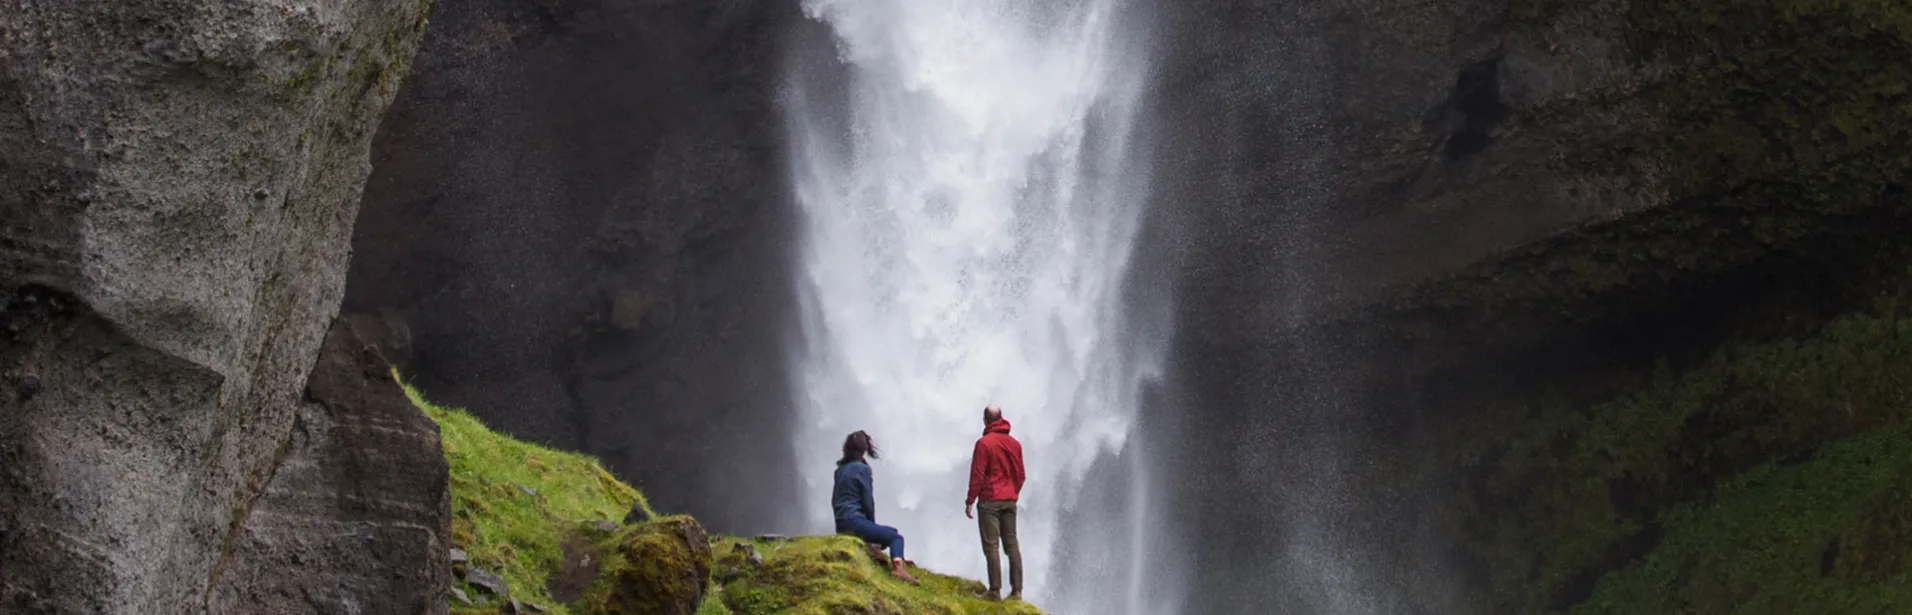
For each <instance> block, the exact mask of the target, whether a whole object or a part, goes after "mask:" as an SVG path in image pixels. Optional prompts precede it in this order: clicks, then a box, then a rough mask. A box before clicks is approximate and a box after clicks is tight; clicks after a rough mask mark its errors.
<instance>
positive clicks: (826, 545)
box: [716, 536, 1041, 615]
mask: <svg viewBox="0 0 1912 615" xmlns="http://www.w3.org/2000/svg"><path fill="white" fill-rule="evenodd" d="M740 543H745V544H750V545H752V546H753V547H754V548H755V549H756V551H757V552H758V553H760V554H762V555H763V559H764V563H763V565H762V567H760V568H758V567H752V566H748V565H745V564H744V563H743V556H742V554H741V552H740V551H738V550H737V548H736V546H735V545H737V544H740ZM716 555H717V558H718V568H719V569H720V570H721V569H723V568H726V567H728V568H731V569H735V570H740V571H743V574H742V576H740V577H738V578H736V579H733V580H731V581H729V582H728V583H725V584H724V586H723V601H724V604H725V605H726V606H727V607H728V608H729V609H730V611H731V612H733V613H736V614H738V615H769V614H771V613H784V614H789V615H827V614H835V613H865V614H868V615H918V614H922V615H929V614H942V615H967V614H974V615H981V614H985V613H987V614H1003V615H1040V614H1041V611H1039V610H1037V609H1036V608H1035V607H1034V606H1031V605H1029V604H1028V603H1025V602H987V601H984V600H981V599H978V598H976V597H975V596H976V595H977V594H980V593H981V592H982V591H983V585H982V584H981V583H978V582H976V581H971V580H968V579H960V578H956V577H951V576H946V575H940V574H935V573H930V572H927V571H924V570H922V569H919V568H914V567H912V568H911V574H912V575H914V576H916V578H917V579H918V580H920V581H921V582H922V585H921V586H916V587H912V586H910V585H908V584H905V583H903V582H901V581H897V580H895V579H893V578H891V577H890V575H889V571H888V570H887V569H886V568H884V567H883V566H880V565H878V564H877V563H876V561H875V560H874V559H872V558H871V557H870V556H869V555H867V554H866V553H865V552H864V551H863V542H862V541H860V540H857V539H855V538H850V537H844V536H812V537H803V538H798V539H795V540H791V541H747V540H741V539H729V540H726V541H724V542H723V543H720V544H719V546H718V547H717V548H716Z"/></svg>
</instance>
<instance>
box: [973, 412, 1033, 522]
mask: <svg viewBox="0 0 1912 615" xmlns="http://www.w3.org/2000/svg"><path fill="white" fill-rule="evenodd" d="M1020 493H1022V443H1021V442H1017V441H1016V439H1015V438H1012V437H1010V436H1009V421H1007V420H1003V419H996V420H994V421H991V422H990V423H989V425H988V426H986V427H984V428H983V437H981V438H978V439H977V440H976V452H975V453H973V454H971V455H970V458H969V499H968V500H964V501H963V503H964V504H974V503H976V500H982V501H985V502H996V501H1004V500H1007V501H1011V502H1013V501H1015V500H1016V495H1017V494H1020Z"/></svg>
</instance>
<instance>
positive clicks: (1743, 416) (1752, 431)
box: [1445, 303, 1912, 612]
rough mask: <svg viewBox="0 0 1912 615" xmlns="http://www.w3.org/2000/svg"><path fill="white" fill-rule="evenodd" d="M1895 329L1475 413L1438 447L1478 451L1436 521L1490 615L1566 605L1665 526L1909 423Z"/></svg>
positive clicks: (1734, 354)
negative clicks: (1858, 437) (1729, 490)
mask: <svg viewBox="0 0 1912 615" xmlns="http://www.w3.org/2000/svg"><path fill="white" fill-rule="evenodd" d="M1907 316H1912V314H1908V311H1907V310H1906V309H1905V308H1904V307H1903V306H1900V305H1898V304H1894V303H1883V304H1881V305H1880V306H1879V307H1878V308H1877V309H1876V310H1875V311H1873V312H1872V313H1870V314H1864V315H1855V316H1851V317H1847V318H1843V319H1840V320H1837V321H1834V322H1832V323H1830V324H1829V325H1827V326H1826V327H1825V328H1824V329H1823V330H1822V331H1821V332H1820V333H1819V334H1817V335H1815V336H1812V337H1808V338H1805V339H1801V340H1781V341H1777V342H1771V343H1762V344H1736V345H1730V346H1728V347H1725V348H1722V349H1720V350H1719V351H1717V352H1716V353H1715V354H1714V355H1713V356H1712V357H1711V358H1710V359H1708V360H1706V361H1705V362H1703V363H1702V364H1700V365H1698V366H1697V367H1695V368H1693V369H1691V370H1688V371H1687V372H1686V373H1684V374H1678V375H1676V374H1674V373H1673V370H1672V369H1671V368H1670V367H1668V366H1666V365H1664V364H1663V365H1662V366H1661V368H1660V369H1659V370H1658V372H1657V373H1656V374H1655V375H1654V377H1652V378H1651V379H1650V381H1648V382H1647V383H1645V384H1643V385H1642V386H1640V387H1639V388H1637V389H1636V390H1634V391H1633V392H1632V393H1630V394H1628V395H1625V396H1623V397H1621V398H1619V399H1615V400H1612V401H1609V402H1606V403H1601V404H1596V405H1593V406H1591V407H1575V406H1573V405H1570V404H1565V403H1559V402H1552V403H1541V404H1538V405H1536V406H1535V407H1532V408H1501V409H1495V410H1491V411H1488V412H1484V413H1482V414H1481V416H1480V418H1479V421H1480V423H1479V424H1478V426H1477V427H1476V428H1475V429H1473V430H1472V431H1471V432H1467V433H1462V434H1456V435H1451V436H1450V437H1451V438H1453V439H1454V441H1458V442H1470V443H1474V444H1475V446H1473V447H1471V448H1468V449H1464V451H1463V452H1462V453H1461V455H1460V458H1459V459H1457V460H1456V461H1457V462H1458V463H1459V465H1460V466H1461V467H1462V468H1463V470H1462V472H1461V475H1462V476H1466V477H1469V478H1467V479H1466V480H1465V481H1464V483H1463V485H1464V486H1463V488H1462V489H1461V490H1460V491H1459V494H1460V495H1459V497H1457V498H1455V499H1454V500H1452V501H1451V502H1450V504H1449V506H1448V507H1447V510H1446V511H1445V512H1446V514H1447V518H1448V519H1449V520H1450V522H1451V523H1452V524H1454V531H1455V532H1456V533H1457V534H1459V535H1460V536H1462V537H1463V539H1464V540H1465V542H1466V545H1465V551H1466V552H1467V553H1468V555H1470V556H1471V557H1472V558H1473V559H1474V560H1475V561H1477V562H1480V563H1481V564H1482V568H1483V570H1484V574H1485V575H1486V578H1485V579H1483V581H1484V583H1485V584H1486V586H1487V590H1488V593H1490V594H1492V595H1493V596H1494V598H1493V600H1494V603H1495V606H1496V607H1497V608H1498V609H1499V610H1502V611H1504V612H1543V611H1546V610H1549V609H1557V608H1562V607H1565V606H1567V605H1571V604H1574V603H1577V602H1579V601H1580V600H1581V599H1583V598H1585V595H1586V593H1587V592H1588V591H1589V590H1590V589H1591V586H1592V582H1593V580H1595V579H1597V578H1599V576H1600V575H1601V574H1603V573H1605V572H1607V571H1609V570H1612V569H1616V568H1619V567H1622V566H1624V565H1626V564H1627V562H1629V561H1632V560H1633V559H1634V558H1636V557H1637V556H1639V555H1640V554H1642V553H1644V552H1646V551H1647V550H1649V549H1651V548H1652V547H1653V546H1654V544H1656V543H1657V541H1658V540H1659V539H1660V537H1661V536H1662V535H1663V534H1662V530H1661V527H1660V524H1661V523H1662V522H1663V520H1662V519H1661V516H1660V515H1661V514H1662V513H1664V512H1665V511H1667V510H1670V509H1672V508H1674V507H1677V506H1679V505H1682V504H1686V503H1690V502H1693V501H1695V499H1696V498H1704V497H1706V494H1707V493H1709V492H1710V491H1711V489H1712V488H1713V486H1714V485H1715V484H1718V483H1720V482H1722V481H1726V480H1728V479H1731V478H1732V477H1734V476H1737V475H1739V474H1740V473H1742V472H1745V471H1747V470H1748V469H1750V468H1753V467H1757V466H1759V465H1760V464H1763V463H1770V462H1772V461H1774V460H1780V459H1791V458H1800V457H1804V456H1808V455H1811V454H1813V453H1814V452H1815V451H1817V450H1820V448H1821V447H1823V446H1825V445H1827V444H1828V443H1830V442H1833V441H1835V440H1837V439H1839V438H1842V437H1846V436H1849V435H1851V434H1854V433H1859V432H1861V431H1865V430H1869V429H1878V428H1882V427H1884V426H1891V425H1898V424H1902V423H1905V422H1906V421H1907V419H1908V418H1912V318H1907ZM1494 425H1518V426H1519V427H1518V428H1517V430H1516V431H1513V432H1511V433H1509V432H1506V431H1498V432H1497V431H1495V428H1494V427H1493V426H1494ZM1493 443H1501V444H1499V445H1495V444H1493ZM1537 546H1538V547H1537ZM1644 612H1657V611H1652V610H1651V609H1649V610H1648V611H1644Z"/></svg>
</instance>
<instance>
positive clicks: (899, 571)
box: [890, 559, 918, 585]
mask: <svg viewBox="0 0 1912 615" xmlns="http://www.w3.org/2000/svg"><path fill="white" fill-rule="evenodd" d="M890 576H893V577H896V579H897V580H898V581H902V582H904V583H908V584H910V585H917V584H918V583H917V582H916V577H913V576H910V571H909V569H908V568H905V567H904V566H903V560H900V559H899V560H890Z"/></svg>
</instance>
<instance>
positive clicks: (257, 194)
mask: <svg viewBox="0 0 1912 615" xmlns="http://www.w3.org/2000/svg"><path fill="white" fill-rule="evenodd" d="M269 196H272V193H270V192H266V189H265V188H260V189H258V190H255V191H253V193H252V198H255V199H259V200H261V201H263V200H266V197H269Z"/></svg>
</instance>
